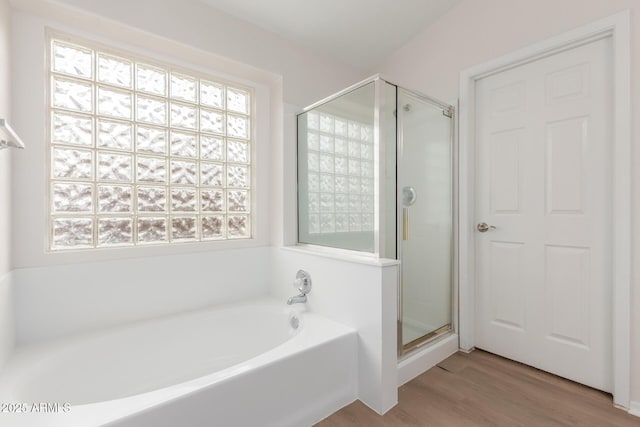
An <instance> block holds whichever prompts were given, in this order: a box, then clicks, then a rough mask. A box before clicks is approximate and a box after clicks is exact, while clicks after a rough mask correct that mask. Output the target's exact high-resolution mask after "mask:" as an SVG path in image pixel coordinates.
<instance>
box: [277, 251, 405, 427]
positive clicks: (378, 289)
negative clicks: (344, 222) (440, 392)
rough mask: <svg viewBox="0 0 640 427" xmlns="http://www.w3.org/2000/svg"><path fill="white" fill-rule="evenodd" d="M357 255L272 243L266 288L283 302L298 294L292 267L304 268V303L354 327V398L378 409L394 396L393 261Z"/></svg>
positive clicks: (391, 403) (395, 272)
mask: <svg viewBox="0 0 640 427" xmlns="http://www.w3.org/2000/svg"><path fill="white" fill-rule="evenodd" d="M356 258H360V257H355V256H352V255H343V254H336V253H335V252H334V251H328V252H327V254H324V255H323V254H322V253H318V252H313V251H311V250H305V249H303V248H293V249H292V248H284V249H277V248H274V249H273V260H272V262H271V265H272V268H273V271H272V279H271V287H270V293H271V295H272V296H274V297H275V298H278V299H280V300H282V301H286V300H287V298H289V297H291V296H293V295H296V294H297V291H296V289H294V288H293V286H292V284H293V281H294V280H295V277H296V272H297V271H298V270H300V269H301V270H305V271H307V272H308V273H309V275H310V276H311V280H312V290H311V292H310V293H309V294H308V300H307V303H306V306H307V308H308V309H309V310H311V311H312V312H314V313H318V314H321V315H323V316H326V317H328V318H330V319H333V320H335V321H337V322H340V323H342V324H344V325H348V326H351V327H352V328H354V329H356V330H357V331H358V398H359V399H360V400H361V401H362V402H364V403H365V404H367V405H368V406H369V407H371V408H372V409H374V410H375V411H377V412H378V413H381V414H382V413H385V412H386V411H388V410H389V409H391V407H393V406H394V405H395V404H396V403H397V401H398V394H397V392H398V390H397V384H398V379H397V356H396V355H397V326H396V325H397V323H396V320H397V302H396V301H397V282H398V280H397V279H398V270H397V263H396V262H395V261H394V260H375V259H373V258H365V257H361V258H362V259H360V260H356Z"/></svg>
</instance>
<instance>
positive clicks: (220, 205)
mask: <svg viewBox="0 0 640 427" xmlns="http://www.w3.org/2000/svg"><path fill="white" fill-rule="evenodd" d="M49 63H50V69H49V74H48V79H49V84H50V97H49V109H48V110H49V117H50V129H49V132H48V139H49V153H50V174H49V194H50V196H49V200H50V202H49V210H50V248H51V249H52V250H65V249H81V248H98V247H111V246H135V245H148V244H159V243H172V242H196V241H206V240H225V239H246V238H251V222H252V217H251V215H252V211H251V209H252V188H251V176H252V164H251V157H252V156H251V153H252V150H253V147H252V135H251V123H252V117H251V111H252V105H253V104H252V103H253V100H252V90H251V89H250V88H243V87H240V86H237V85H228V84H226V83H224V82H220V81H216V79H213V78H203V77H202V76H199V75H197V74H196V73H190V72H184V71H182V70H181V71H177V70H175V69H174V68H175V67H172V66H170V65H167V64H164V65H163V64H158V63H156V62H151V61H147V60H144V59H141V58H138V57H136V56H135V55H131V54H126V53H117V54H114V52H113V51H111V50H109V51H103V50H101V49H95V48H92V47H88V46H86V45H85V44H83V43H80V44H78V43H69V42H67V41H62V40H57V39H53V40H51V44H50V50H49Z"/></svg>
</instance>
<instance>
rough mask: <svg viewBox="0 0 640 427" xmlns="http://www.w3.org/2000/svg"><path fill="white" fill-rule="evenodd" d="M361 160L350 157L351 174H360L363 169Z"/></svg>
mask: <svg viewBox="0 0 640 427" xmlns="http://www.w3.org/2000/svg"><path fill="white" fill-rule="evenodd" d="M360 166H361V163H360V160H356V159H349V175H351V176H360V173H361V172H362V170H361V167H360Z"/></svg>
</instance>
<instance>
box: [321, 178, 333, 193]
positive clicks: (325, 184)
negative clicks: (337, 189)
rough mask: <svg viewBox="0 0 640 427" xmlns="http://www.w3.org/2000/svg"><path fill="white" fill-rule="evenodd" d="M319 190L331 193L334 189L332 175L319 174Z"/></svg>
mask: <svg viewBox="0 0 640 427" xmlns="http://www.w3.org/2000/svg"><path fill="white" fill-rule="evenodd" d="M320 191H321V192H323V193H333V191H334V180H333V175H328V174H321V175H320Z"/></svg>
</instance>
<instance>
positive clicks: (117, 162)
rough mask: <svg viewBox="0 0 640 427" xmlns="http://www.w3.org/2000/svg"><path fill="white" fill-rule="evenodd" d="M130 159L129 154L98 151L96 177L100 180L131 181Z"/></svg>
mask: <svg viewBox="0 0 640 427" xmlns="http://www.w3.org/2000/svg"><path fill="white" fill-rule="evenodd" d="M132 169H133V167H132V161H131V156H130V155H125V154H113V153H99V154H98V179H99V180H102V181H131V171H132Z"/></svg>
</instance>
